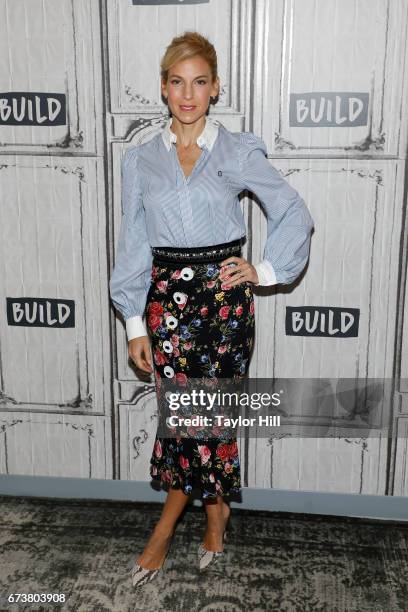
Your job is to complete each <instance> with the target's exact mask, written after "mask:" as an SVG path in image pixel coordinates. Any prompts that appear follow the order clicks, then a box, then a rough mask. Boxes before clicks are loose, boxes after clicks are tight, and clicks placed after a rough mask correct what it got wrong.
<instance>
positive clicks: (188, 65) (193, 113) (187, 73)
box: [162, 56, 219, 123]
mask: <svg viewBox="0 0 408 612" xmlns="http://www.w3.org/2000/svg"><path fill="white" fill-rule="evenodd" d="M218 91H219V79H218V77H217V79H216V81H215V83H212V75H211V70H210V66H209V65H208V63H207V62H206V61H205V60H204V59H203V58H202V57H200V56H196V57H192V58H190V59H186V60H182V61H180V62H177V64H174V65H173V66H172V67H171V68H170V70H169V74H168V80H167V83H164V82H163V81H162V93H163V95H164V96H165V97H167V101H168V105H169V108H170V110H171V113H172V115H173V116H174V117H176V118H177V119H178V120H179V121H181V122H182V123H194V122H195V121H197V120H198V119H199V118H200V117H202V116H203V115H205V113H206V112H207V109H208V105H209V103H210V96H217V95H218Z"/></svg>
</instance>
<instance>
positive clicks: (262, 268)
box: [254, 259, 278, 286]
mask: <svg viewBox="0 0 408 612" xmlns="http://www.w3.org/2000/svg"><path fill="white" fill-rule="evenodd" d="M254 268H255V270H256V272H257V274H258V279H259V282H258V283H255V286H258V285H276V284H277V282H278V281H277V280H276V276H275V270H274V269H273V267H272V264H271V262H270V261H268V260H267V259H263V260H262V261H260V262H259V263H257V264H255V265H254Z"/></svg>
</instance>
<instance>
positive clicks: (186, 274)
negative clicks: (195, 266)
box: [180, 268, 194, 281]
mask: <svg viewBox="0 0 408 612" xmlns="http://www.w3.org/2000/svg"><path fill="white" fill-rule="evenodd" d="M180 276H181V278H182V279H183V280H186V281H189V280H191V279H192V278H193V276H194V272H193V270H192V269H191V268H183V269H182V270H181V272H180Z"/></svg>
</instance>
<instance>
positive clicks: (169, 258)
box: [151, 236, 245, 264]
mask: <svg viewBox="0 0 408 612" xmlns="http://www.w3.org/2000/svg"><path fill="white" fill-rule="evenodd" d="M244 239H245V236H242V237H241V238H238V239H237V240H232V241H231V242H224V243H222V244H214V245H212V246H207V247H191V248H179V247H152V249H151V250H152V254H153V263H155V262H156V263H161V262H163V263H178V264H179V263H211V262H217V261H222V260H223V259H226V258H227V257H231V256H232V255H236V256H239V255H240V253H241V246H242V243H243V241H244Z"/></svg>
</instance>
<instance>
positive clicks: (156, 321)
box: [146, 261, 255, 499]
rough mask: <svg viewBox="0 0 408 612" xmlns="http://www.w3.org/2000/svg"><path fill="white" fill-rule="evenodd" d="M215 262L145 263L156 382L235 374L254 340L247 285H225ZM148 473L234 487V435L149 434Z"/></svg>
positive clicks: (242, 369) (204, 493) (206, 486)
mask: <svg viewBox="0 0 408 612" xmlns="http://www.w3.org/2000/svg"><path fill="white" fill-rule="evenodd" d="M220 271H221V266H220V264H219V263H205V264H204V263H196V262H194V263H193V264H189V265H184V266H183V264H179V265H178V266H177V265H176V264H175V263H171V264H167V263H157V262H155V261H154V262H153V267H152V280H151V285H150V289H149V292H148V296H147V301H146V320H147V326H148V332H149V336H150V341H151V346H152V353H153V366H154V374H155V380H156V389H157V390H159V389H160V385H161V382H162V381H163V380H164V379H165V380H166V383H167V382H169V379H170V380H174V381H176V382H177V384H178V386H183V384H184V383H185V382H186V381H188V380H190V379H191V378H193V379H201V380H203V379H208V378H210V379H212V380H211V383H214V385H217V380H218V379H224V378H228V379H231V380H237V381H238V380H242V378H243V377H245V376H246V374H247V371H248V367H249V359H250V353H251V349H252V345H253V340H254V331H255V319H254V299H253V293H252V284H251V283H249V282H243V283H240V284H238V285H235V286H233V287H230V288H228V286H227V285H226V284H225V283H224V282H222V280H221V279H220V278H219V273H220ZM207 382H208V381H207ZM150 463H151V465H150V474H151V477H152V478H153V479H154V480H158V481H161V482H163V483H167V484H168V486H170V487H172V488H175V489H181V490H182V491H183V492H184V493H185V494H186V495H188V494H189V493H190V492H191V491H192V490H193V489H194V488H198V489H200V490H201V497H202V498H203V499H205V498H214V497H216V496H217V495H222V496H226V495H229V494H230V493H231V492H238V491H239V490H240V488H241V477H240V462H239V456H238V446H237V440H236V437H235V436H230V437H227V438H226V437H225V435H224V436H222V437H213V436H212V437H204V438H200V437H196V436H195V435H192V436H191V437H182V436H177V437H174V438H170V437H160V436H159V435H158V434H156V439H155V443H154V448H153V453H152V457H151V462H150Z"/></svg>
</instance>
